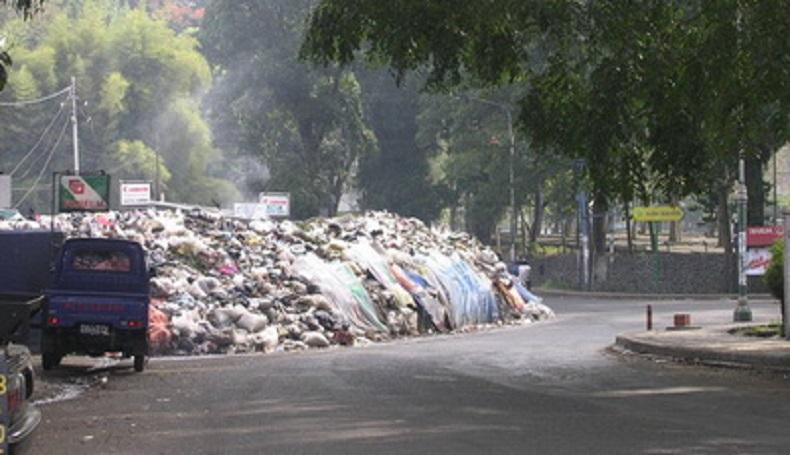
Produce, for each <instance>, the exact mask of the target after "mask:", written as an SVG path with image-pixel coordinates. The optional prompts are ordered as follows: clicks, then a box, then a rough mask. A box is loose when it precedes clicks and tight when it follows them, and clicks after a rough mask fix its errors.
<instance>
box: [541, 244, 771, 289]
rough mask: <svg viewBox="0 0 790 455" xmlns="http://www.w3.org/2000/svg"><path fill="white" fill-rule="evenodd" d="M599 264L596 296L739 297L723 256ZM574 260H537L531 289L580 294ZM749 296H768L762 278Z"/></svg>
mask: <svg viewBox="0 0 790 455" xmlns="http://www.w3.org/2000/svg"><path fill="white" fill-rule="evenodd" d="M610 259H611V258H609V257H606V256H605V257H600V258H598V259H597V260H596V264H595V267H594V271H593V275H594V277H593V278H594V282H593V285H592V290H594V291H603V292H624V293H646V294H724V293H734V292H736V291H737V287H735V286H736V279H735V271H734V270H732V267H735V264H733V265H732V267H731V268H730V270H728V267H727V264H726V261H725V256H724V254H722V253H707V254H706V253H658V254H656V255H654V254H646V253H641V254H640V253H635V254H617V255H615V256H614V258H613V259H611V260H610ZM576 261H577V260H576V255H575V254H567V255H556V256H549V257H545V258H540V259H536V260H533V261H532V263H533V272H532V283H533V285H534V286H545V287H550V288H558V289H577V288H578V271H577V270H578V269H577V262H576ZM749 292H750V293H767V292H768V291H767V288H766V287H765V285H764V284H763V283H762V279H761V277H752V278H750V280H749Z"/></svg>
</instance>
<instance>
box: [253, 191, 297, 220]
mask: <svg viewBox="0 0 790 455" xmlns="http://www.w3.org/2000/svg"><path fill="white" fill-rule="evenodd" d="M258 200H259V202H260V203H261V204H263V205H264V206H266V215H267V216H270V217H272V218H287V217H288V216H290V215H291V194H290V193H261V194H260V197H259V199H258Z"/></svg>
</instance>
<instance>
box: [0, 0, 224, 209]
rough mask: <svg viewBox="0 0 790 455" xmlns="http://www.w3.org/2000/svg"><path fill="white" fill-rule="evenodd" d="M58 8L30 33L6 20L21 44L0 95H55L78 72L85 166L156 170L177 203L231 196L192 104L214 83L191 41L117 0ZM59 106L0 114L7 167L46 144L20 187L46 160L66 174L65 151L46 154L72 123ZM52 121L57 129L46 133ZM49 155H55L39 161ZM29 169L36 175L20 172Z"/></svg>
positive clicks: (121, 172)
mask: <svg viewBox="0 0 790 455" xmlns="http://www.w3.org/2000/svg"><path fill="white" fill-rule="evenodd" d="M63 8H65V9H64V10H61V9H59V8H58V7H57V6H56V5H53V6H52V7H51V9H50V11H48V13H47V15H46V18H45V19H46V21H43V20H42V22H41V26H42V28H41V29H40V30H37V31H35V33H34V32H32V31H30V30H27V29H24V30H23V29H19V28H14V27H13V24H5V25H6V28H7V29H12V30H19V33H20V34H21V36H18V37H16V38H15V39H16V40H17V42H19V43H20V45H18V47H17V48H16V50H15V53H16V60H17V64H16V65H15V67H14V70H13V72H12V76H13V77H12V79H11V83H10V87H11V89H10V90H9V91H7V93H6V95H8V97H9V98H11V100H24V99H30V98H32V97H35V96H40V95H43V94H48V93H53V92H56V91H58V90H61V89H63V87H66V86H68V85H69V84H70V82H71V81H70V78H71V76H75V77H76V78H77V92H78V94H79V97H80V103H79V104H80V108H79V110H80V112H79V117H80V151H81V166H82V168H83V169H84V170H98V169H104V170H107V171H110V172H112V174H113V176H114V177H115V178H118V179H131V178H146V179H154V178H155V177H156V175H157V174H158V175H159V177H160V179H161V183H162V184H163V187H164V188H165V189H166V190H167V191H166V193H167V195H168V197H169V198H170V199H171V200H174V201H181V202H192V203H211V201H214V200H215V201H224V202H229V201H231V200H234V199H237V198H238V193H237V191H236V190H235V189H233V186H232V185H231V184H229V183H227V182H224V181H219V180H217V175H218V171H219V170H218V169H216V166H217V164H216V163H217V162H221V155H220V152H219V151H218V150H217V149H216V148H215V147H214V145H213V141H212V137H211V134H210V132H209V130H208V127H207V125H206V123H205V122H204V121H203V119H202V117H201V115H200V113H199V112H200V111H199V106H198V104H197V102H196V101H195V100H196V99H197V98H198V97H199V96H200V95H201V93H203V92H205V91H206V90H208V88H209V87H210V84H211V74H210V69H209V66H208V63H207V62H206V61H205V59H204V58H203V57H202V55H201V54H200V53H199V52H198V51H197V41H196V40H195V39H194V38H191V37H189V36H187V35H178V34H176V32H174V31H173V30H171V29H169V28H168V27H167V25H166V24H165V23H164V22H162V21H158V20H155V19H153V18H152V17H151V16H150V15H149V14H148V13H146V12H145V11H144V10H141V9H129V8H126V7H123V5H120V6H119V4H118V3H117V2H111V1H103V0H89V1H84V2H80V4H78V5H76V4H70V3H69V4H64V6H63ZM42 19H44V17H43V16H42ZM64 101H65V98H64V97H60V98H56V99H53V100H51V101H48V102H46V103H42V104H40V105H34V106H29V107H23V108H14V109H3V110H2V111H0V137H2V138H3V140H4V143H7V144H9V147H7V148H6V150H4V154H3V156H2V157H0V165H5V166H3V167H5V168H13V167H15V166H14V164H13V163H15V162H17V161H18V160H20V159H21V157H23V156H25V154H26V153H27V152H28V151H29V150H30V148H31V145H32V144H34V143H36V141H37V139H38V138H39V136H40V137H41V138H43V142H42V144H43V145H42V146H41V147H40V148H39V150H38V151H37V152H35V153H33V154H32V155H31V156H32V158H31V160H29V161H28V162H26V164H25V165H24V166H23V167H21V168H20V169H19V170H18V173H17V174H15V177H20V176H23V175H24V176H25V177H21V178H15V182H19V184H20V186H21V187H30V186H32V185H34V184H35V183H38V182H37V181H36V180H35V179H29V177H30V176H35V175H36V174H37V171H38V169H39V168H40V167H41V166H43V165H44V164H45V162H46V163H48V164H49V166H47V167H46V168H47V169H49V170H50V171H54V170H63V169H69V168H71V165H72V163H71V156H70V154H65V153H55V152H57V151H58V150H59V149H55V148H52V146H53V144H54V142H55V141H54V138H55V136H57V134H58V132H59V131H60V129H61V125H66V124H67V123H68V121H69V118H68V115H67V112H68V107H70V106H68V107H66V106H65V105H61V106H60V109H58V103H59V102H60V103H62V102H64ZM53 117H54V120H53V124H54V125H55V126H53V128H51V129H50V130H48V131H47V130H45V128H44V126H45V125H47V123H48V122H49V121H50V119H52V118H53ZM42 130H43V131H44V134H42ZM67 141H68V139H64V140H63V141H62V142H61V143H63V144H64V145H65V144H66V143H68V142H67ZM50 149H52V159H51V161H45V159H44V158H45V157H46V155H47V153H48V152H49V151H50ZM157 157H159V158H157ZM157 161H159V163H160V165H159V166H158V167H159V170H158V171H157ZM25 169H35V170H36V172H30V173H27V174H26V171H25ZM171 175H172V181H171V182H170V183H171V184H170V185H168V183H169V182H168V180H169V179H170V176H171Z"/></svg>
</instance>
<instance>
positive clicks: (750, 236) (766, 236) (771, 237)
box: [746, 226, 785, 248]
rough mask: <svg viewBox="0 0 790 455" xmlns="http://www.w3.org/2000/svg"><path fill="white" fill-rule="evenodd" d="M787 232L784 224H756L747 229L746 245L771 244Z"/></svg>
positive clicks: (750, 246)
mask: <svg viewBox="0 0 790 455" xmlns="http://www.w3.org/2000/svg"><path fill="white" fill-rule="evenodd" d="M784 233H785V228H784V226H755V227H750V228H747V229H746V246H747V247H749V248H752V247H759V246H771V245H773V243H774V242H776V241H777V240H779V239H781V238H782V236H783V235H784Z"/></svg>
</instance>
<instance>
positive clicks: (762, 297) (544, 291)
mask: <svg viewBox="0 0 790 455" xmlns="http://www.w3.org/2000/svg"><path fill="white" fill-rule="evenodd" d="M532 291H533V292H534V293H535V294H537V295H540V296H549V297H581V298H591V299H593V298H595V299H612V300H703V301H714V300H715V301H718V300H737V299H738V295H737V294H635V293H626V292H594V291H591V292H585V291H572V290H565V289H550V288H541V287H536V288H534V289H533V290H532ZM749 300H755V301H776V302H778V300H776V299H775V298H774V297H773V296H771V295H770V294H754V295H750V296H749Z"/></svg>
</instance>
